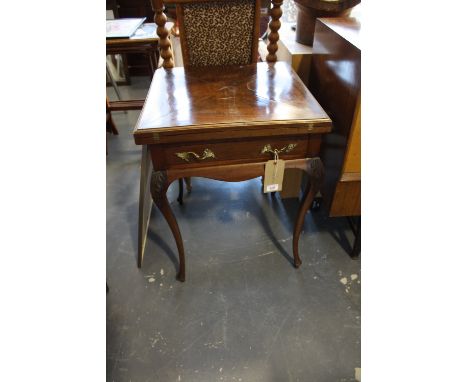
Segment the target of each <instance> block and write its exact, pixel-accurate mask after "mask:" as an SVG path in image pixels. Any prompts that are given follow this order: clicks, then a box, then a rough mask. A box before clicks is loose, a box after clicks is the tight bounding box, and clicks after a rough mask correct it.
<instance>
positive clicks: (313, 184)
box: [293, 158, 324, 268]
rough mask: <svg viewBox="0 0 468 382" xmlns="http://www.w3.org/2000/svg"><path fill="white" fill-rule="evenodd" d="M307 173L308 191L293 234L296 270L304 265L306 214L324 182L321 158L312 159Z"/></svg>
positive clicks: (300, 208)
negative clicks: (301, 242) (302, 241)
mask: <svg viewBox="0 0 468 382" xmlns="http://www.w3.org/2000/svg"><path fill="white" fill-rule="evenodd" d="M306 172H307V175H308V182H307V189H306V191H305V193H304V196H303V198H302V201H301V206H300V207H299V212H298V215H297V218H296V223H295V225H294V234H293V255H294V266H295V267H296V268H299V266H300V265H301V263H302V261H301V258H300V257H299V236H300V234H301V231H302V227H303V225H304V218H305V214H306V212H307V210H308V209H309V208H310V205H311V204H312V201H313V200H314V197H315V195H316V194H317V192H318V191H319V189H320V187H321V185H322V182H323V176H324V170H323V165H322V161H321V160H320V158H313V159H310V161H309V163H308V165H307V169H306Z"/></svg>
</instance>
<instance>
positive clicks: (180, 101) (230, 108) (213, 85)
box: [134, 62, 331, 135]
mask: <svg viewBox="0 0 468 382" xmlns="http://www.w3.org/2000/svg"><path fill="white" fill-rule="evenodd" d="M285 124H286V125H287V124H294V125H297V126H301V125H308V126H309V127H310V126H311V125H313V124H320V125H321V126H322V127H324V126H327V125H329V126H330V127H331V121H330V119H329V117H328V116H327V114H326V113H325V112H324V110H323V109H322V107H321V106H320V105H319V103H318V102H317V101H316V100H315V98H314V97H313V96H312V95H311V94H310V92H309V90H308V89H307V88H306V87H305V85H304V84H303V83H302V81H301V80H300V79H299V77H298V76H297V74H296V73H295V72H294V71H293V70H292V68H291V67H290V65H288V64H287V63H285V62H276V63H275V64H268V63H264V62H262V63H257V64H252V65H246V66H236V67H211V68H207V67H204V68H197V69H193V68H192V69H184V68H181V67H177V68H173V69H162V68H161V69H158V70H156V72H155V74H154V77H153V81H152V83H151V87H150V90H149V92H148V95H147V97H146V101H145V105H144V107H143V109H142V112H141V114H140V118H139V119H138V122H137V124H136V127H135V131H134V133H135V135H138V134H139V133H146V132H148V131H151V130H153V131H157V132H158V133H160V134H164V133H165V132H170V131H178V130H180V129H183V130H186V129H190V130H191V129H205V128H206V129H208V128H210V127H217V128H219V127H226V128H229V127H231V126H232V127H239V126H245V128H248V127H249V126H271V127H272V128H274V126H275V125H285Z"/></svg>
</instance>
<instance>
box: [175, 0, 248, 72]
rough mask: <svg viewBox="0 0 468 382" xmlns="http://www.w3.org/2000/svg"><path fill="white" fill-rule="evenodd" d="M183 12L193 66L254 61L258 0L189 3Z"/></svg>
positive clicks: (237, 63) (240, 63)
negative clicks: (256, 3)
mask: <svg viewBox="0 0 468 382" xmlns="http://www.w3.org/2000/svg"><path fill="white" fill-rule="evenodd" d="M183 12H184V17H183V26H184V30H185V38H186V45H187V51H188V57H189V65H190V66H210V65H216V66H218V65H220V66H224V65H246V64H249V63H250V62H251V60H252V43H253V34H254V25H255V0H222V1H220V2H206V3H188V4H183Z"/></svg>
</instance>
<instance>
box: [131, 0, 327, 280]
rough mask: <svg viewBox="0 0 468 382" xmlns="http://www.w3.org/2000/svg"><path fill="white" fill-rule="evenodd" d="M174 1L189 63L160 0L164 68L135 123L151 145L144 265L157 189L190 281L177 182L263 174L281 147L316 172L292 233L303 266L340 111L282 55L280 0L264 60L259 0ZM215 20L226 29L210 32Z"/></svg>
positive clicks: (142, 231)
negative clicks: (335, 113)
mask: <svg viewBox="0 0 468 382" xmlns="http://www.w3.org/2000/svg"><path fill="white" fill-rule="evenodd" d="M171 2H172V3H175V4H176V8H177V16H178V20H179V28H180V39H181V45H182V54H183V56H184V64H185V69H184V68H174V63H173V59H172V53H171V45H170V41H169V39H168V34H169V32H168V30H167V29H166V28H165V22H166V16H165V15H164V13H163V10H164V5H163V4H162V2H161V1H158V0H153V7H154V10H155V12H156V15H155V21H156V23H157V25H158V26H159V28H158V35H159V37H160V40H159V43H160V49H161V57H162V58H163V60H164V61H163V67H164V69H162V70H158V71H157V72H156V74H155V76H154V78H153V82H152V84H151V88H150V91H149V93H148V96H147V99H146V103H145V106H144V108H143V110H142V113H141V115H140V118H139V120H138V123H137V126H136V127H135V130H134V138H135V143H136V144H140V145H143V149H142V177H141V183H140V186H141V188H140V204H139V205H140V219H139V254H138V266H139V267H140V266H141V264H142V260H143V254H144V244H145V240H146V233H147V229H148V219H149V207H150V206H151V202H150V200H149V198H148V195H149V193H151V196H152V199H153V201H154V203H155V204H156V205H157V207H158V208H159V209H160V211H161V212H162V214H163V215H164V217H165V219H166V221H167V222H168V224H169V226H170V228H171V231H172V233H173V235H174V238H175V240H176V244H177V248H178V252H179V273H178V275H177V279H178V280H180V281H184V280H185V255H184V245H183V241H182V237H181V233H180V230H179V227H178V224H177V221H176V219H175V217H174V214H173V213H172V210H171V207H170V204H169V202H168V200H167V197H166V191H167V188H168V187H169V185H170V184H171V183H172V182H173V181H174V180H176V179H181V178H186V177H191V176H199V177H205V178H211V179H217V180H223V181H234V182H237V181H243V180H247V179H252V178H256V177H260V176H262V175H263V174H264V173H265V163H266V162H267V161H268V160H271V159H273V156H272V154H274V155H275V156H277V155H278V154H279V155H280V158H281V159H284V160H285V167H286V168H297V169H301V170H303V171H305V172H306V173H307V175H308V187H307V190H306V192H305V193H304V197H303V200H302V203H301V206H300V209H299V212H298V215H297V219H296V223H295V227H294V234H293V256H294V261H293V264H294V266H295V267H299V266H300V264H301V260H300V257H299V253H298V242H299V235H300V233H301V229H302V225H303V222H304V217H305V214H306V212H307V210H308V208H309V207H310V204H311V202H312V199H313V197H314V196H315V194H316V192H317V191H318V189H319V187H320V185H321V181H322V178H323V167H322V164H321V161H320V159H319V158H318V153H319V150H320V142H321V135H322V134H324V133H327V132H329V131H330V130H331V121H330V119H329V117H328V116H327V114H326V113H325V112H324V111H323V109H322V108H321V106H320V105H319V104H318V102H317V101H316V100H315V99H314V98H313V97H312V95H311V94H310V92H309V91H308V90H307V88H306V87H305V86H304V84H303V83H302V81H301V80H300V79H299V77H298V76H297V74H296V73H295V72H294V71H293V70H292V68H291V67H290V66H289V65H288V64H286V63H284V62H278V63H275V62H276V51H277V49H278V46H277V41H278V39H279V34H278V29H279V28H280V26H281V23H280V21H279V18H280V16H281V7H280V6H281V0H273V7H272V9H271V10H270V15H271V22H270V24H269V26H270V30H271V33H270V34H269V41H270V42H269V45H268V51H269V54H268V55H267V57H266V59H267V61H268V63H256V61H257V57H258V49H257V47H258V34H259V15H260V6H259V5H260V3H259V1H255V0H233V1H215V0H213V1H207V2H204V3H203V4H200V2H198V1H196V0H192V1H190V0H189V1H187V0H171ZM213 16H214V17H213ZM213 30H214V31H215V32H217V33H211V34H209V35H208V36H207V32H208V31H211V32H212V31H213ZM221 32H224V33H221ZM208 37H210V38H208ZM226 48H231V49H229V50H227V49H226ZM151 164H152V167H153V168H154V171H153V172H151ZM148 186H149V187H148ZM140 245H141V246H140Z"/></svg>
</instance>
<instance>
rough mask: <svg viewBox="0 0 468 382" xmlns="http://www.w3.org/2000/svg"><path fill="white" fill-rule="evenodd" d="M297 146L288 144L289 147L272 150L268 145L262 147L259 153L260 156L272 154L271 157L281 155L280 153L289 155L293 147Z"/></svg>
mask: <svg viewBox="0 0 468 382" xmlns="http://www.w3.org/2000/svg"><path fill="white" fill-rule="evenodd" d="M296 146H297V143H290V144H289V145H287V146H284V147H283V148H282V149H280V150H278V149H274V150H273V149H272V148H271V145H270V144H268V145H265V146H263V149H262V151H261V152H260V153H261V154H266V153H270V154H273V155H278V154H281V153H289V152H290V151H292V150H293V149H294V147H296Z"/></svg>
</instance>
